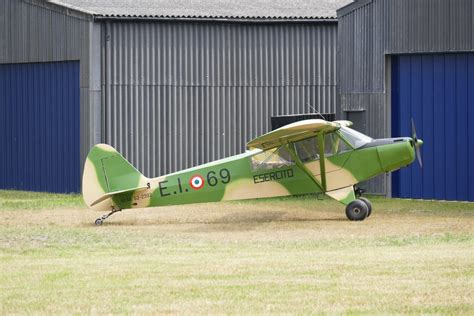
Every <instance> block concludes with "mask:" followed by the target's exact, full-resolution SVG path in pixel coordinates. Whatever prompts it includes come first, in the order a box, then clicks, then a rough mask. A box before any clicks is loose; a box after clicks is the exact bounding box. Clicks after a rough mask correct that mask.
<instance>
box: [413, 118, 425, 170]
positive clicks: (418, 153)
mask: <svg viewBox="0 0 474 316" xmlns="http://www.w3.org/2000/svg"><path fill="white" fill-rule="evenodd" d="M411 137H412V139H413V143H414V146H415V151H416V158H417V159H418V163H419V164H420V168H423V163H422V161H421V151H420V147H421V145H423V141H422V140H421V139H418V137H417V136H416V128H415V122H414V121H413V117H412V118H411Z"/></svg>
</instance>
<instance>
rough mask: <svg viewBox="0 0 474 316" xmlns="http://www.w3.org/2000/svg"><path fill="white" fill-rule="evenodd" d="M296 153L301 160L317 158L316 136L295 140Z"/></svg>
mask: <svg viewBox="0 0 474 316" xmlns="http://www.w3.org/2000/svg"><path fill="white" fill-rule="evenodd" d="M295 149H296V154H297V155H298V157H299V158H300V159H301V161H302V162H308V161H312V160H317V159H319V148H318V138H317V137H312V138H307V139H304V140H301V141H299V142H295Z"/></svg>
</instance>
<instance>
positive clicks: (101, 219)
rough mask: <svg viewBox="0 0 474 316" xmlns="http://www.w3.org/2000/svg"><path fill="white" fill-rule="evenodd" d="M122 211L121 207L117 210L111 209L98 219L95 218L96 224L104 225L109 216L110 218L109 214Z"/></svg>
mask: <svg viewBox="0 0 474 316" xmlns="http://www.w3.org/2000/svg"><path fill="white" fill-rule="evenodd" d="M120 211H121V209H117V210H116V209H112V211H111V212H110V213H109V214H105V215H102V216H101V217H99V218H98V219H96V220H95V224H96V225H97V226H100V225H102V223H103V222H104V221H105V220H106V219H107V218H109V216H111V215H112V214H114V213H117V212H120Z"/></svg>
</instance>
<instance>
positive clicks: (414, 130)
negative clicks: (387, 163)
mask: <svg viewBox="0 0 474 316" xmlns="http://www.w3.org/2000/svg"><path fill="white" fill-rule="evenodd" d="M411 137H412V138H413V139H414V140H415V143H416V140H417V138H418V137H416V129H415V121H413V117H412V118H411Z"/></svg>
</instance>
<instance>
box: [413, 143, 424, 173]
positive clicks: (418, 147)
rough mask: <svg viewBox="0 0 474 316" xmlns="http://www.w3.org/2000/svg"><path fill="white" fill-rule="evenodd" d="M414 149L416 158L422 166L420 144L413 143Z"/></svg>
mask: <svg viewBox="0 0 474 316" xmlns="http://www.w3.org/2000/svg"><path fill="white" fill-rule="evenodd" d="M415 149H416V158H417V159H418V163H419V164H420V168H423V163H422V161H421V151H420V146H417V145H415Z"/></svg>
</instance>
